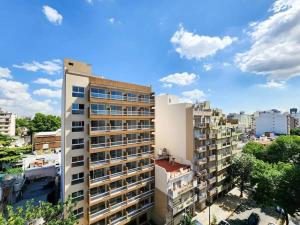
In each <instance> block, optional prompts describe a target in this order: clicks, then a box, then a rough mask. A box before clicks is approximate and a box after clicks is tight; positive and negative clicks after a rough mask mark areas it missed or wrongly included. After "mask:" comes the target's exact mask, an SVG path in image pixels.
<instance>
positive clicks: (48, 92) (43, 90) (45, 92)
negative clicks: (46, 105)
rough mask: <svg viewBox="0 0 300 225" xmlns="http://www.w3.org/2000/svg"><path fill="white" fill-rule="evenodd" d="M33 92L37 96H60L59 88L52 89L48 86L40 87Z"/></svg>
mask: <svg viewBox="0 0 300 225" xmlns="http://www.w3.org/2000/svg"><path fill="white" fill-rule="evenodd" d="M33 94H35V95H39V96H45V97H49V98H60V97H61V90H52V89H48V88H41V89H38V90H35V91H34V92H33Z"/></svg>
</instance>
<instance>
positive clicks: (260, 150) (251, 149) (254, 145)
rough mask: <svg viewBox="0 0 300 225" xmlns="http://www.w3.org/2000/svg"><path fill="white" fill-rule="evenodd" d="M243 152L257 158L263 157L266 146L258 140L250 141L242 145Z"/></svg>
mask: <svg viewBox="0 0 300 225" xmlns="http://www.w3.org/2000/svg"><path fill="white" fill-rule="evenodd" d="M243 153H247V154H252V155H254V156H255V157H256V158H258V159H264V158H265V157H266V156H265V155H266V148H265V146H264V145H262V144H260V143H258V142H254V141H250V142H248V143H247V144H246V145H245V146H244V147H243Z"/></svg>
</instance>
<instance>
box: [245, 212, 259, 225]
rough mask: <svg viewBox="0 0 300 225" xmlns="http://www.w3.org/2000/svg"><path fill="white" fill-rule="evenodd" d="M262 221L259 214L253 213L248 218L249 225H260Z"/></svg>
mask: <svg viewBox="0 0 300 225" xmlns="http://www.w3.org/2000/svg"><path fill="white" fill-rule="evenodd" d="M259 221H260V217H259V215H258V214H257V213H251V215H250V216H249V217H248V225H258V224H259Z"/></svg>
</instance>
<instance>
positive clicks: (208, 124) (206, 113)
mask: <svg viewBox="0 0 300 225" xmlns="http://www.w3.org/2000/svg"><path fill="white" fill-rule="evenodd" d="M155 103H156V117H155V134H156V142H155V144H156V145H155V146H156V149H158V150H161V149H164V148H166V149H167V150H168V151H170V155H176V156H177V157H178V158H179V160H181V162H183V163H184V162H185V163H188V162H192V168H193V170H194V171H195V174H196V175H197V177H198V184H197V194H198V200H197V202H196V206H197V207H198V208H199V209H200V210H201V209H203V208H205V207H206V203H207V202H212V201H213V200H214V199H215V198H217V197H218V195H219V194H221V193H222V192H224V191H226V190H228V189H229V188H230V186H231V184H230V183H229V179H228V173H227V168H228V167H229V166H230V159H231V158H232V157H233V155H234V154H235V153H236V152H237V151H238V150H237V149H238V147H237V144H238V137H239V134H240V133H239V131H238V129H237V126H236V125H232V124H229V123H227V122H226V116H225V115H224V114H223V113H222V111H221V110H219V109H211V108H210V104H209V102H203V103H199V104H189V103H180V102H179V98H178V97H176V96H173V95H161V96H157V97H156V100H155ZM166 134H167V135H166ZM155 155H158V151H156V152H155Z"/></svg>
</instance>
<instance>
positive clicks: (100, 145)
mask: <svg viewBox="0 0 300 225" xmlns="http://www.w3.org/2000/svg"><path fill="white" fill-rule="evenodd" d="M152 141H154V138H150V137H147V138H138V139H127V140H120V141H108V142H101V143H96V144H91V149H99V148H111V147H116V146H124V145H133V144H139V143H145V142H152Z"/></svg>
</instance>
